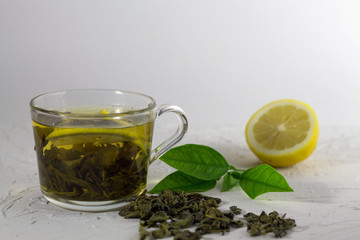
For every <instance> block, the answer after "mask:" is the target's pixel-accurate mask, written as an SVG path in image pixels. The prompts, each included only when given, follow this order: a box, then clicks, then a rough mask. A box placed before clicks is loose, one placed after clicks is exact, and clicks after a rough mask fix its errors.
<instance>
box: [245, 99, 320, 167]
mask: <svg viewBox="0 0 360 240" xmlns="http://www.w3.org/2000/svg"><path fill="white" fill-rule="evenodd" d="M245 136H246V142H247V144H248V145H249V147H250V149H251V150H252V151H253V152H254V153H255V155H256V156H257V157H258V158H259V159H260V160H261V161H263V162H265V163H267V164H269V165H271V166H274V167H286V166H290V165H292V164H295V163H298V162H300V161H302V160H304V159H306V158H307V157H309V156H310V155H311V153H312V152H313V151H314V150H315V147H316V144H317V140H318V137H319V125H318V122H317V118H316V115H315V112H314V110H313V109H312V108H311V107H310V106H308V105H307V104H305V103H303V102H300V101H297V100H292V99H284V100H278V101H274V102H271V103H269V104H267V105H265V106H264V107H262V108H261V109H259V110H258V111H257V112H256V113H254V114H253V115H252V117H251V118H250V120H249V122H248V123H247V125H246V129H245Z"/></svg>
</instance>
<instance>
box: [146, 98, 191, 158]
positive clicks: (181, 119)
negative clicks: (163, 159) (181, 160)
mask: <svg viewBox="0 0 360 240" xmlns="http://www.w3.org/2000/svg"><path fill="white" fill-rule="evenodd" d="M166 112H172V113H175V114H176V115H177V119H178V127H177V129H176V132H175V133H174V134H173V135H172V136H171V137H169V138H168V139H166V140H165V141H164V142H162V143H161V144H160V145H159V146H158V147H156V148H155V149H154V150H153V151H152V152H151V155H150V156H151V160H150V163H152V162H154V161H155V160H156V159H158V158H159V157H160V156H161V155H163V154H164V153H165V152H166V151H168V150H169V149H170V148H171V147H172V146H174V145H175V144H176V143H178V142H179V141H180V140H181V139H182V138H183V137H184V135H185V133H186V131H187V129H188V120H187V118H186V116H185V113H184V111H183V110H182V109H181V108H180V107H178V106H175V105H162V106H160V108H159V110H158V111H157V116H156V117H160V116H161V115H162V114H163V113H166Z"/></svg>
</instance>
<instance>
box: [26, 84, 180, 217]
mask: <svg viewBox="0 0 360 240" xmlns="http://www.w3.org/2000/svg"><path fill="white" fill-rule="evenodd" d="M30 107H31V116H32V125H33V131H34V138H35V149H36V153H37V160H38V168H39V178H40V186H41V191H42V193H43V194H44V196H45V198H46V199H47V200H49V201H50V202H52V203H54V204H56V205H58V206H61V207H64V208H67V209H71V210H80V211H109V210H115V209H116V208H118V207H119V206H121V205H122V202H123V201H126V200H128V199H130V198H133V197H136V196H137V195H139V194H141V193H142V192H143V191H144V189H145V187H146V180H147V171H148V166H149V163H150V162H152V161H154V160H155V159H157V158H158V157H159V156H160V155H162V154H163V153H165V152H166V151H167V150H168V149H169V148H170V147H171V146H173V145H174V144H176V143H177V142H178V141H180V140H181V138H182V137H183V136H184V134H185V132H186V130H187V120H186V117H185V115H184V112H183V111H182V110H181V109H180V108H179V107H177V106H173V105H165V106H162V107H159V108H158V107H157V106H156V102H155V101H154V99H152V98H151V97H149V96H146V95H143V94H139V93H133V92H127V91H117V90H90V89H83V90H81V89H79V90H67V91H59V92H52V93H46V94H43V95H39V96H37V97H35V98H34V99H32V100H31V102H30ZM165 112H173V113H176V115H177V116H178V122H179V125H178V129H177V131H176V133H175V134H174V135H172V136H171V137H170V138H168V139H167V140H166V141H164V142H163V143H162V144H160V146H158V147H157V148H155V150H154V151H152V150H151V142H152V135H153V126H154V121H155V120H156V118H157V117H158V116H160V115H161V114H163V113H165Z"/></svg>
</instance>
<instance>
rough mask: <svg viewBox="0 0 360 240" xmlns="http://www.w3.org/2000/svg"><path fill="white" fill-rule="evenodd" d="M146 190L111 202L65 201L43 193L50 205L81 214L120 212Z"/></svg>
mask: <svg viewBox="0 0 360 240" xmlns="http://www.w3.org/2000/svg"><path fill="white" fill-rule="evenodd" d="M143 192H144V190H142V191H140V192H139V193H137V194H135V195H132V196H129V197H127V198H123V199H116V200H109V201H76V200H69V199H63V198H59V197H50V196H47V194H46V193H44V192H43V196H44V198H45V199H46V200H48V201H49V202H50V203H52V204H55V205H56V206H59V207H61V208H65V209H68V210H73V211H81V212H109V211H116V210H119V208H120V207H122V206H124V205H126V204H127V203H129V202H130V201H132V200H134V199H135V198H136V197H137V196H139V195H140V194H142V193H143Z"/></svg>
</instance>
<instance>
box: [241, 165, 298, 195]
mask: <svg viewBox="0 0 360 240" xmlns="http://www.w3.org/2000/svg"><path fill="white" fill-rule="evenodd" d="M240 186H241V188H242V189H243V190H244V191H245V192H246V194H247V195H248V196H249V197H250V198H252V199H254V198H256V197H257V196H259V195H261V194H263V193H267V192H293V191H294V190H293V189H292V188H291V187H290V186H289V185H288V183H287V182H286V180H285V178H284V177H283V176H282V175H281V174H280V173H278V172H277V171H276V170H275V169H274V168H272V167H270V166H269V165H267V164H262V165H260V166H256V167H253V168H250V169H248V170H246V171H244V172H243V173H242V174H241V178H240Z"/></svg>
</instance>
